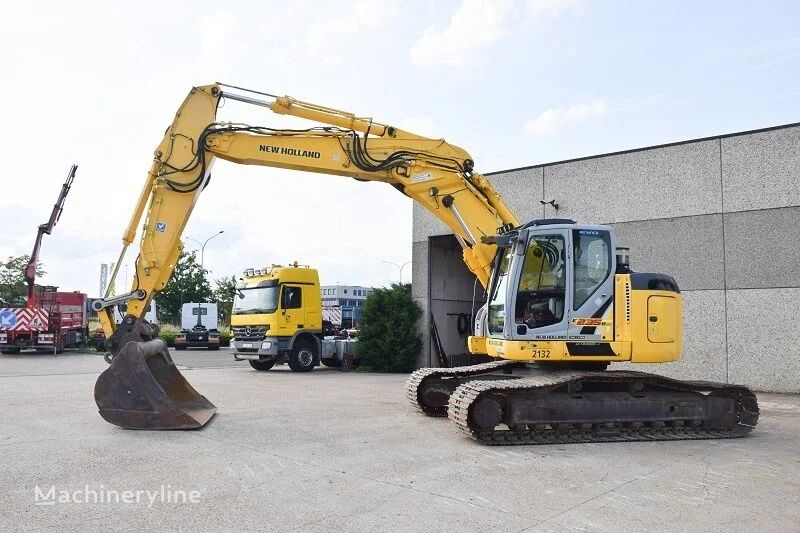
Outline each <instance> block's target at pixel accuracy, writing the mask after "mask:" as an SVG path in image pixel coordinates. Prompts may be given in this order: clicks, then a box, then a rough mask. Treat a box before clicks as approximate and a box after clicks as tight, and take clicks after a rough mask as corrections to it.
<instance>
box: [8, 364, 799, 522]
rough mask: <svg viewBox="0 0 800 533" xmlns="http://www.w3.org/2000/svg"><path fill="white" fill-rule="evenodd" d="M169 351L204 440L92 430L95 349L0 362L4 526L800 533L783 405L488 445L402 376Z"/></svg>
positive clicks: (95, 420)
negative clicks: (602, 433) (195, 398)
mask: <svg viewBox="0 0 800 533" xmlns="http://www.w3.org/2000/svg"><path fill="white" fill-rule="evenodd" d="M173 356H174V358H175V361H176V363H177V364H178V365H179V368H181V370H182V372H183V373H184V375H185V376H186V377H187V379H188V380H189V381H190V382H191V383H192V384H193V385H194V386H195V388H196V389H198V390H199V391H200V392H201V393H202V394H204V395H205V396H206V397H208V398H209V400H211V401H212V402H214V403H215V404H216V405H217V407H218V408H219V411H218V414H217V415H216V416H215V417H214V419H212V420H211V422H210V423H209V424H208V425H207V426H206V427H205V428H203V429H201V430H195V431H168V432H157V431H128V430H123V429H120V428H117V427H115V426H112V425H109V424H108V423H106V422H105V421H104V420H103V419H102V418H100V416H99V415H98V413H97V409H96V406H95V404H94V399H93V396H92V393H93V392H92V391H93V386H94V382H95V380H96V378H97V375H98V374H99V373H100V372H102V370H104V369H105V368H106V364H105V362H104V361H103V359H102V357H100V356H98V355H93V354H77V353H67V354H63V355H59V356H53V355H33V354H31V355H27V354H21V355H15V356H0V455H2V459H1V460H0V502H2V503H0V531H37V530H72V531H107V530H119V531H122V530H125V531H131V530H144V529H154V530H179V529H182V530H189V531H254V530H262V531H320V532H322V531H325V532H327V531H523V530H525V531H792V530H794V531H797V530H798V527H800V526H798V524H800V505H798V504H800V398H799V397H797V396H787V395H777V394H759V402H760V406H761V419H760V422H759V425H758V427H757V428H756V430H755V431H754V432H753V433H752V434H751V436H749V437H748V438H745V439H736V440H710V441H680V442H648V443H638V442H633V443H618V444H578V445H550V446H538V447H534V446H522V447H509V448H496V447H491V448H490V447H485V446H481V445H479V444H476V443H474V442H472V441H470V440H468V439H466V438H464V437H463V436H462V435H460V434H459V433H458V432H457V431H456V430H455V428H454V427H452V425H451V422H450V421H449V420H447V419H431V418H427V417H425V416H423V415H420V414H418V413H417V412H415V411H414V410H413V409H412V408H411V407H410V405H408V402H407V400H406V399H405V396H404V393H403V383H404V381H405V378H406V376H403V375H380V374H366V373H360V372H354V373H342V372H338V371H336V370H333V369H328V368H324V367H322V368H318V369H316V370H314V371H313V372H311V373H308V374H296V373H292V372H290V371H289V369H288V368H287V367H285V366H281V367H276V368H275V369H273V370H270V371H269V372H257V371H255V370H252V369H251V368H250V366H249V365H248V364H247V363H246V362H235V361H233V359H232V358H231V357H230V355H229V354H228V352H227V351H225V350H220V351H218V352H206V351H195V350H191V351H187V352H177V353H173ZM126 491H129V494H127V493H126ZM126 496H127V497H126ZM84 500H88V501H84ZM109 500H110V501H109Z"/></svg>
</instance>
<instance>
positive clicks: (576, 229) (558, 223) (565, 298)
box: [487, 219, 616, 341]
mask: <svg viewBox="0 0 800 533" xmlns="http://www.w3.org/2000/svg"><path fill="white" fill-rule="evenodd" d="M613 250H614V248H613V242H612V232H611V228H609V227H607V226H597V225H578V224H576V223H575V222H573V221H571V220H566V219H564V220H561V219H559V220H553V221H551V220H539V221H536V222H534V223H531V224H529V225H526V226H523V227H522V228H520V230H519V233H518V235H517V236H516V239H515V243H514V245H513V246H511V247H509V248H501V249H500V251H499V253H500V257H499V258H498V265H497V270H496V272H497V277H496V279H495V281H494V283H493V285H492V289H491V297H490V299H489V304H488V316H487V318H488V333H489V336H490V337H496V338H506V339H514V340H536V339H548V340H555V339H567V338H573V339H580V340H586V341H596V340H601V332H600V328H586V327H584V325H583V324H584V322H583V320H584V319H590V318H599V317H601V316H602V315H603V314H604V313H606V311H607V310H608V309H609V307H610V306H611V305H612V303H613V300H614V272H615V269H616V262H615V257H614V253H613Z"/></svg>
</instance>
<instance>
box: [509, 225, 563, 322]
mask: <svg viewBox="0 0 800 533" xmlns="http://www.w3.org/2000/svg"><path fill="white" fill-rule="evenodd" d="M565 265H566V249H565V244H564V237H563V236H561V235H534V236H533V237H531V239H530V240H529V241H528V249H527V250H526V252H525V259H524V261H523V263H522V273H521V274H520V279H519V288H518V290H517V300H516V306H515V307H516V308H515V312H514V319H515V322H516V323H517V324H525V325H526V326H528V328H529V329H536V328H541V327H544V326H549V325H552V324H558V323H559V322H561V321H562V320H563V318H564V296H565V294H566V292H565V285H566V284H565V270H566V269H565Z"/></svg>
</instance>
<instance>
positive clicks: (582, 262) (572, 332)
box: [568, 227, 616, 341]
mask: <svg viewBox="0 0 800 533" xmlns="http://www.w3.org/2000/svg"><path fill="white" fill-rule="evenodd" d="M571 232H572V235H571V237H572V239H571V241H572V246H571V257H572V261H571V262H572V264H571V271H572V276H571V279H570V280H569V285H570V287H571V290H570V292H571V298H570V299H571V305H570V309H569V317H570V320H569V330H568V335H569V338H570V339H572V340H577V341H583V340H585V341H611V340H613V328H612V327H611V326H610V325H607V326H606V327H603V326H602V325H601V323H602V322H603V318H604V317H606V318H607V320H609V321H610V317H612V316H613V312H614V309H613V302H614V272H615V271H616V257H615V256H614V247H613V242H612V241H611V232H610V231H609V230H608V229H605V228H602V227H601V228H577V229H573V230H571ZM604 333H605V337H606V338H603V336H604Z"/></svg>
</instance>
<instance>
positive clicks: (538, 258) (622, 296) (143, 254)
mask: <svg viewBox="0 0 800 533" xmlns="http://www.w3.org/2000/svg"><path fill="white" fill-rule="evenodd" d="M226 99H227V100H234V101H238V102H244V103H246V104H252V105H254V106H261V107H264V108H266V109H268V110H270V111H272V112H273V113H276V114H282V115H291V116H294V117H299V118H303V119H307V120H310V121H314V122H316V123H317V125H315V126H313V127H310V128H308V129H281V128H273V127H266V126H252V125H248V124H243V123H237V122H220V121H218V120H217V117H216V115H217V108H218V106H219V105H220V103H221V102H222V101H223V100H226ZM217 158H220V159H224V160H227V161H231V162H234V163H239V164H247V165H262V166H268V167H277V168H283V169H291V170H299V171H308V172H317V173H323V174H331V175H338V176H345V177H350V178H354V179H356V180H361V181H380V182H385V183H387V184H389V185H391V186H393V187H394V188H396V189H397V190H398V191H399V192H401V193H403V194H405V195H406V196H408V197H409V198H412V199H413V200H414V201H416V202H418V203H419V204H420V205H422V206H423V207H424V208H425V209H427V210H428V211H429V212H430V213H432V214H433V215H434V216H435V217H437V218H438V219H439V220H441V221H442V222H443V223H444V224H446V225H447V226H448V227H449V228H450V229H451V230H452V231H453V233H454V235H455V237H456V239H457V240H458V242H459V243H460V244H461V247H462V248H463V258H464V262H465V263H466V265H467V267H468V268H469V270H470V271H471V272H472V273H473V274H474V275H475V276H476V278H477V280H478V281H479V282H480V283H481V285H483V287H484V288H485V289H486V294H487V303H486V305H484V306H483V308H482V309H481V310H480V312H479V313H478V314H477V315H476V318H475V323H474V332H473V335H472V336H471V337H469V340H468V345H469V349H470V351H471V352H472V353H475V354H487V355H489V356H491V357H492V358H494V359H495V361H493V362H490V363H485V364H479V365H474V366H467V367H460V368H426V369H421V370H419V371H417V372H415V373H413V374H412V375H411V376H410V377H409V379H408V382H407V385H406V387H407V395H408V397H409V399H410V400H411V402H412V404H413V405H414V406H415V407H416V408H418V409H419V410H420V411H422V412H423V413H425V414H427V415H431V416H447V415H449V417H450V419H451V420H452V421H453V422H454V423H455V425H456V426H457V427H458V428H459V429H460V430H461V431H462V432H463V433H465V434H466V435H467V436H469V437H470V438H472V439H475V440H477V441H479V442H482V443H486V444H527V443H530V444H538V443H556V442H558V443H562V442H595V441H597V442H607V441H626V440H664V439H701V438H726V437H741V436H744V435H746V434H747V433H748V432H749V431H750V430H751V429H752V428H753V427H754V426H755V425H756V422H757V420H758V405H757V402H756V397H755V395H754V394H753V393H752V392H751V391H749V390H748V389H747V388H745V387H742V386H737V385H729V384H724V383H709V382H687V381H677V380H672V379H669V378H665V377H660V376H657V375H653V374H648V373H644V372H635V371H628V370H625V371H608V370H606V367H607V366H608V364H609V363H613V362H621V361H628V362H632V363H662V362H668V361H675V360H677V359H678V358H679V357H680V350H681V327H682V325H681V324H682V319H681V293H680V290H679V288H678V285H677V283H676V282H675V280H674V279H673V278H671V277H669V276H667V275H664V274H657V273H641V272H633V271H631V269H630V268H629V264H628V258H627V252H626V250H624V249H617V248H616V243H615V238H614V232H613V229H612V228H611V227H608V226H603V225H591V224H578V223H576V222H575V221H572V220H566V219H546V220H534V221H531V222H527V223H520V221H519V220H518V219H517V217H516V216H515V215H514V213H513V212H512V211H511V210H510V209H509V208H508V206H506V204H505V203H504V202H503V200H502V199H501V197H500V195H499V194H498V193H497V191H495V189H494V188H493V187H492V185H491V183H490V182H489V180H488V179H487V178H486V177H484V176H482V175H481V174H479V173H477V172H476V171H475V164H474V162H473V160H472V158H471V157H470V155H469V154H468V153H467V152H466V151H464V150H463V149H461V148H459V147H457V146H454V145H452V144H449V143H447V142H445V141H444V140H442V139H432V138H427V137H423V136H420V135H415V134H414V133H411V132H408V131H404V130H402V129H399V128H396V127H393V126H390V125H386V124H381V123H377V122H375V121H373V120H372V119H371V118H366V117H360V116H356V115H354V114H352V113H348V112H345V111H340V110H337V109H332V108H328V107H324V106H320V105H316V104H312V103H308V102H303V101H300V100H296V99H294V98H291V97H288V96H277V95H273V94H269V93H263V92H258V91H252V90H247V89H243V88H241V87H236V86H231V85H226V84H222V83H216V84H212V85H206V86H199V87H194V88H192V89H191V91H189V94H188V95H187V97H186V99H185V100H184V102H183V104H182V105H181V106H180V108H179V109H178V111H177V113H176V114H175V118H174V120H173V122H172V124H171V125H170V126H169V128H168V129H167V131H166V133H165V135H164V138H163V139H162V141H161V143H160V144H159V145H158V147H157V148H156V151H155V157H154V160H153V163H152V165H151V166H150V170H149V172H148V173H147V176H146V178H145V183H144V186H143V188H142V191H141V194H140V195H139V199H138V202H137V204H136V207H135V209H134V213H133V215H132V217H131V220H130V223H129V224H128V227H127V230H126V231H125V234H124V236H123V249H122V252H121V254H120V260H119V261H117V263H116V265H117V267H116V269H115V271H114V272H113V273H112V281H111V282H110V283H109V286H113V278H115V277H116V275H117V271H118V269H119V265H121V264H122V262H123V261H122V256H124V254H125V252H126V249H127V248H128V247H129V246H130V245H131V244H132V243H133V240H134V237H135V234H136V230H137V228H138V227H139V226H140V225H142V228H143V231H142V236H141V242H140V245H139V253H138V256H137V258H136V274H135V276H134V278H133V285H132V287H131V290H130V291H129V292H127V293H125V294H120V295H116V296H113V297H112V296H110V295H106V296H105V298H103V299H100V300H97V301H95V302H94V308H95V310H96V311H97V312H98V314H99V316H100V320H101V323H102V325H103V328H104V330H105V332H106V336H107V339H108V340H107V349H108V354H107V355H106V359H107V361H108V362H109V363H110V366H109V368H108V369H106V370H105V371H104V372H103V373H102V374H101V375H100V377H99V378H98V380H97V383H96V385H95V400H96V402H97V405H98V408H99V411H100V414H101V415H102V416H103V418H105V419H106V420H107V421H109V422H111V423H112V424H116V425H118V426H121V427H124V428H131V429H189V428H198V427H202V426H203V425H205V424H206V423H207V422H208V421H209V420H210V419H211V417H212V416H213V415H214V413H215V411H216V407H215V406H214V405H213V404H212V403H211V402H210V401H209V400H207V399H206V398H205V397H203V396H202V395H200V394H199V393H198V392H197V391H196V390H195V389H194V388H193V387H192V386H191V385H190V384H189V383H188V382H187V381H186V379H185V378H184V377H183V376H182V375H181V373H180V372H179V371H178V369H177V368H176V367H175V365H174V363H173V362H172V360H171V358H170V356H169V352H168V351H167V348H166V345H165V344H164V342H163V341H162V340H160V339H158V337H157V328H156V327H155V326H153V325H151V324H148V323H147V322H146V321H145V320H144V319H143V316H144V312H145V310H146V309H147V308H148V305H149V302H150V300H151V299H152V298H153V296H154V295H155V293H157V292H158V291H159V290H160V289H162V288H163V287H164V286H165V285H166V283H167V281H168V279H169V277H170V275H171V273H172V270H173V268H174V266H175V263H176V261H177V259H178V256H179V255H180V252H181V250H182V248H183V246H182V244H181V241H180V236H181V233H182V232H183V229H184V227H185V226H186V222H187V220H188V219H189V216H190V215H191V213H192V209H193V208H194V206H195V204H196V203H197V201H198V199H199V196H200V194H201V193H202V192H203V190H204V189H205V187H206V185H208V183H209V177H210V171H211V167H212V165H213V163H214V161H215V160H216V159H217ZM145 212H146V213H145ZM143 218H144V222H143V224H142V219H143ZM120 303H126V304H127V309H128V315H127V316H126V317H125V319H124V320H123V322H122V323H121V324H120V325H118V326H117V325H116V324H115V322H114V320H113V319H112V315H111V308H112V306H114V305H116V304H120ZM275 312H280V310H279V309H278V310H276V311H275Z"/></svg>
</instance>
